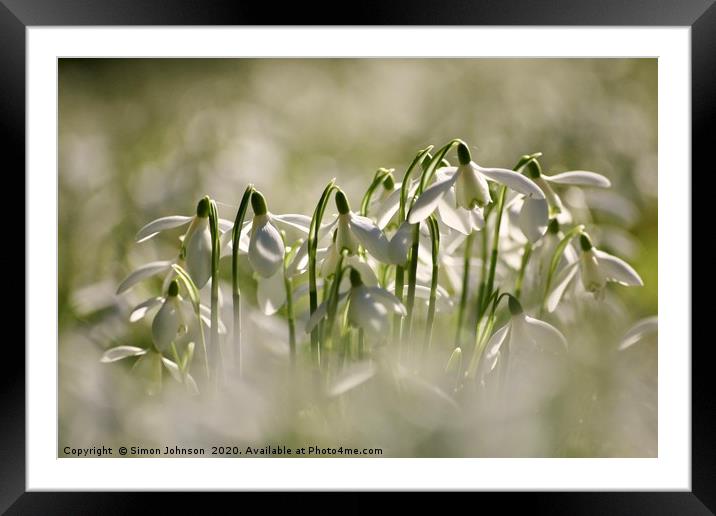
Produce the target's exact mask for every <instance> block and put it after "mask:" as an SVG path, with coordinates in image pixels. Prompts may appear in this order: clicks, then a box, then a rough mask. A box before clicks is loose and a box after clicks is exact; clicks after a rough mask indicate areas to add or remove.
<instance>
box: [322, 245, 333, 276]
mask: <svg viewBox="0 0 716 516" xmlns="http://www.w3.org/2000/svg"><path fill="white" fill-rule="evenodd" d="M337 266H338V250H337V249H336V245H335V244H331V246H330V247H329V248H328V250H327V252H326V256H325V258H324V259H323V261H322V262H321V268H320V270H319V273H320V275H321V277H323V278H328V277H330V276H331V274H335V273H336V267H337Z"/></svg>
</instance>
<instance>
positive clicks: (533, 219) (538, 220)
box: [517, 159, 611, 243]
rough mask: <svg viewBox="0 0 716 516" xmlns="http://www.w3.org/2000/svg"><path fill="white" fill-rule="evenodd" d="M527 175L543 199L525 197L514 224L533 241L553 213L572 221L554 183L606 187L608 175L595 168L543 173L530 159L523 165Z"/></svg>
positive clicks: (538, 237) (543, 231) (562, 219)
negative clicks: (549, 174) (553, 187)
mask: <svg viewBox="0 0 716 516" xmlns="http://www.w3.org/2000/svg"><path fill="white" fill-rule="evenodd" d="M525 170H526V173H527V175H528V176H529V178H530V179H532V181H534V183H535V184H536V185H537V186H539V188H540V189H541V190H542V192H543V193H544V195H545V199H544V200H541V199H531V198H526V199H525V200H524V203H523V205H522V209H521V210H520V215H519V217H518V220H517V224H518V226H519V228H520V230H521V231H522V233H523V234H524V235H525V237H527V239H528V240H529V241H530V242H532V243H534V242H536V241H537V240H539V239H540V238H541V236H542V235H544V233H545V231H546V229H547V219H548V217H550V216H552V217H554V216H559V217H560V222H563V223H567V222H570V221H571V216H570V215H569V214H568V213H567V212H566V210H565V208H564V204H563V203H562V200H561V199H560V197H559V196H558V195H557V194H556V193H555V191H554V190H553V189H552V186H551V185H553V184H557V185H568V186H582V187H590V186H593V187H599V188H609V187H610V186H611V182H610V181H609V179H607V178H606V177H604V176H603V175H601V174H597V173H596V172H589V171H586V170H573V171H569V172H562V173H560V174H555V175H553V176H548V175H545V174H543V173H542V169H541V167H540V165H539V162H538V161H537V160H536V159H532V160H531V161H530V162H529V163H527V165H526V166H525Z"/></svg>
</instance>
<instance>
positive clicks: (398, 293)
mask: <svg viewBox="0 0 716 516" xmlns="http://www.w3.org/2000/svg"><path fill="white" fill-rule="evenodd" d="M404 289H405V268H404V267H403V266H402V265H398V266H396V267H395V291H394V293H395V297H397V298H398V299H400V300H401V301H402V300H403V290H404ZM402 325H403V318H402V316H401V315H400V314H395V316H394V317H393V342H399V340H400V334H401V332H402Z"/></svg>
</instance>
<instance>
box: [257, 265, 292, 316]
mask: <svg viewBox="0 0 716 516" xmlns="http://www.w3.org/2000/svg"><path fill="white" fill-rule="evenodd" d="M256 298H257V300H258V303H259V308H260V309H261V311H262V312H263V313H265V314H266V315H271V314H274V313H276V312H278V310H279V309H280V308H281V307H282V306H283V304H284V303H285V302H286V286H285V284H284V281H283V270H281V269H279V270H278V271H277V272H276V274H274V275H273V276H271V277H269V278H262V277H259V278H258V288H257V289H256Z"/></svg>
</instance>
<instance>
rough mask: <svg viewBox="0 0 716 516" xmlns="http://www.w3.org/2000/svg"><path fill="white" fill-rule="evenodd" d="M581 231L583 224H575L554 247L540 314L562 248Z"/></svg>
mask: <svg viewBox="0 0 716 516" xmlns="http://www.w3.org/2000/svg"><path fill="white" fill-rule="evenodd" d="M583 231H584V225H582V224H579V225H577V226H574V227H573V228H572V229H570V230H569V231H568V232H567V233H566V234H565V235H564V238H562V240H560V242H559V244H557V247H555V248H554V254H552V260H551V261H550V264H549V271H548V272H547V280H546V282H545V287H544V295H543V296H542V304H541V305H540V314H542V313H544V308H545V306H544V305H545V303H546V302H547V296H549V292H550V290H551V288H552V280H553V277H554V273H555V272H557V267H558V266H559V261H560V259H561V258H562V254H564V250H565V249H566V248H567V245H568V244H569V242H570V240H572V239H573V238H574V237H576V236H579V235H581V234H582V232H583Z"/></svg>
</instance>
